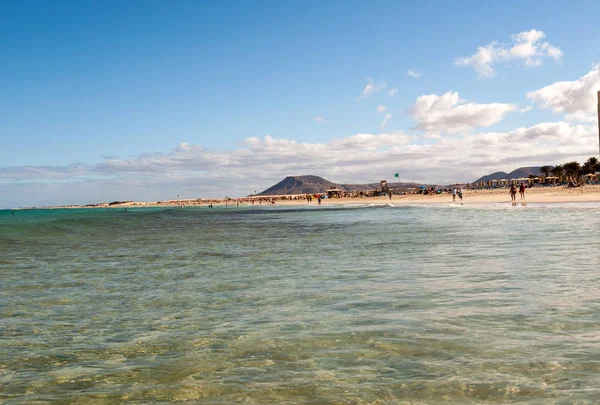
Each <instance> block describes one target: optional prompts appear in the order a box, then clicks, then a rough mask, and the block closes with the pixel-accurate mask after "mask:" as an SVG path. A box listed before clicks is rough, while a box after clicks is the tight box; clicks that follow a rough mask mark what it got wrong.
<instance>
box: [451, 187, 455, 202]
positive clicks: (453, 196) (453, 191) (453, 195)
mask: <svg viewBox="0 0 600 405" xmlns="http://www.w3.org/2000/svg"><path fill="white" fill-rule="evenodd" d="M454 201H456V187H454V188H453V189H452V202H454Z"/></svg>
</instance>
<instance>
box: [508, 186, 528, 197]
mask: <svg viewBox="0 0 600 405" xmlns="http://www.w3.org/2000/svg"><path fill="white" fill-rule="evenodd" d="M525 188H526V186H525V183H521V185H520V186H519V194H521V200H524V199H525ZM510 199H511V200H512V201H516V200H517V186H515V185H514V184H511V186H510Z"/></svg>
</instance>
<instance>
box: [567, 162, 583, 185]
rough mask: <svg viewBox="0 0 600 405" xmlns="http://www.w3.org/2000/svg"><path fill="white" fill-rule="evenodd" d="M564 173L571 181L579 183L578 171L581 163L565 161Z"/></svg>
mask: <svg viewBox="0 0 600 405" xmlns="http://www.w3.org/2000/svg"><path fill="white" fill-rule="evenodd" d="M563 166H564V169H565V175H566V176H567V178H568V179H569V181H572V182H573V183H579V171H580V170H581V165H580V164H579V162H576V161H572V162H569V163H565V164H564V165H563Z"/></svg>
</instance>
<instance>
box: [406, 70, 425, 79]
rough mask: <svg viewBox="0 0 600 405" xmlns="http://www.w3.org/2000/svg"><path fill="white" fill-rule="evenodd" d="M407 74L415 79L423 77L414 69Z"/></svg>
mask: <svg viewBox="0 0 600 405" xmlns="http://www.w3.org/2000/svg"><path fill="white" fill-rule="evenodd" d="M406 74H407V75H409V76H410V77H414V78H415V79H418V78H419V77H421V73H418V72H415V71H414V70H412V69H408V71H407V72H406Z"/></svg>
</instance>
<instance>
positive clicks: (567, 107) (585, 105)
mask: <svg viewBox="0 0 600 405" xmlns="http://www.w3.org/2000/svg"><path fill="white" fill-rule="evenodd" d="M598 91H600V64H596V65H594V66H593V67H592V70H591V71H590V72H588V73H586V74H585V75H584V76H582V77H580V78H579V79H577V80H573V81H564V82H555V83H552V84H550V85H548V86H546V87H543V88H541V89H539V90H535V91H530V92H528V93H527V98H528V99H530V100H532V101H533V102H535V103H537V104H539V105H540V106H541V107H542V108H548V109H551V110H552V111H554V112H555V113H561V114H565V118H566V119H567V120H570V121H582V122H593V121H595V120H596V116H597V115H596V112H597V110H596V108H597V105H598V99H597V93H598Z"/></svg>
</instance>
